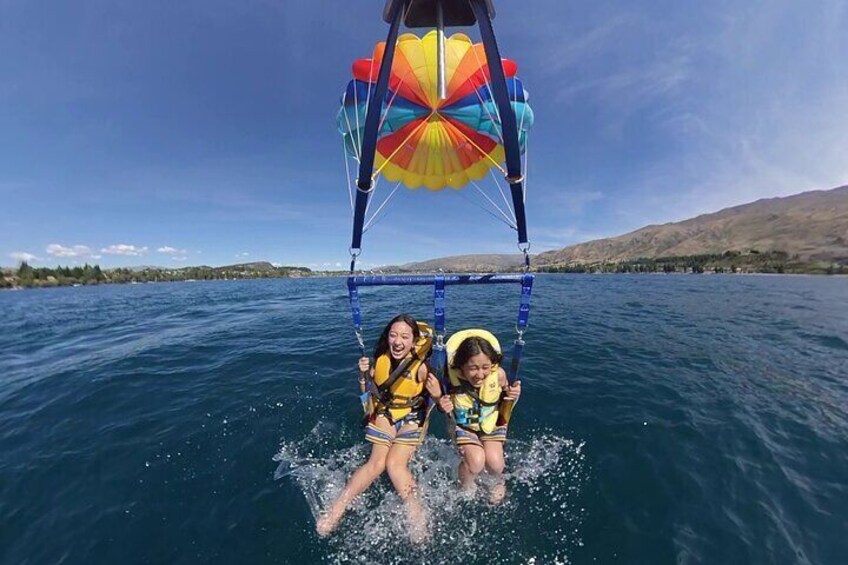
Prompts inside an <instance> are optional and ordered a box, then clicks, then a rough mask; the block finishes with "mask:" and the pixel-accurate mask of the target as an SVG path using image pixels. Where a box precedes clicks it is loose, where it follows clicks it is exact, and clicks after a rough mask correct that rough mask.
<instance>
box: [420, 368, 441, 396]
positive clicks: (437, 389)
mask: <svg viewBox="0 0 848 565" xmlns="http://www.w3.org/2000/svg"><path fill="white" fill-rule="evenodd" d="M424 386H425V387H427V392H429V393H430V398H432V399H433V400H435V401H437V402H438V400H439V399H440V398H441V397H442V385H441V383H439V379H437V378H436V375H434V374H433V373H428V374H427V381H426V382H425V383H424Z"/></svg>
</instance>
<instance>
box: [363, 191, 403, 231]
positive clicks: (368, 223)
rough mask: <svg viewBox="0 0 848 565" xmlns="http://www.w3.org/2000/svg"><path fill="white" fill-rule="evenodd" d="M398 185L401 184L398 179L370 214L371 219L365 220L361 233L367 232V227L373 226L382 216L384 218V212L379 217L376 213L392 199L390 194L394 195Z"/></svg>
mask: <svg viewBox="0 0 848 565" xmlns="http://www.w3.org/2000/svg"><path fill="white" fill-rule="evenodd" d="M400 185H401V183H400V181H398V182H397V184H395V187H394V188H393V189H392V191H391V192H390V193H389V195H388V196H386V198H385V200H383V203H382V204H380V206H379V207H378V208H377V210H376V211H375V212H374V214H372V215H371V219H370V220H368V222H366V224H365V227H364V228H362V232H363V233H365V232H367V231H368V230H369V229H371V227H372V226H374V225H375V224H376V223H377V222H379V221H380V220H382V219H383V218H385V217H386V214H383V215H382V216H380V217H379V218H377V215H378V214H379V213H380V211H381V210H382V209H383V207H384V206H385V205H386V204H388V203H389V200H391V199H392V196H394V195H395V192H397V191H398V188H400Z"/></svg>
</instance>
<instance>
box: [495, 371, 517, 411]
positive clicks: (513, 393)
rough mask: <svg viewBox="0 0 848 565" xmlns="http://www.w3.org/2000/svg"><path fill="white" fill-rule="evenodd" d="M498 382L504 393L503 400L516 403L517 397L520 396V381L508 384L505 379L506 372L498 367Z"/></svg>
mask: <svg viewBox="0 0 848 565" xmlns="http://www.w3.org/2000/svg"><path fill="white" fill-rule="evenodd" d="M498 382H499V383H500V385H501V389H502V390H503V391H504V393H505V396H504V398H505V399H506V400H512V401H513V402H517V401H518V397H519V396H521V381H520V380H516V381H515V382H514V383H512V384H509V380H508V379H507V378H506V371H504V370H503V369H502V368H500V367H498Z"/></svg>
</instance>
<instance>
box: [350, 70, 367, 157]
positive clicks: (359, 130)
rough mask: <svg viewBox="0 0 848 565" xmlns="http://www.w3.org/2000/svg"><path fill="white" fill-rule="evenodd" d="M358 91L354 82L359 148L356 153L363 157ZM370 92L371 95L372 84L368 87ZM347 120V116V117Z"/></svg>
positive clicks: (354, 105)
mask: <svg viewBox="0 0 848 565" xmlns="http://www.w3.org/2000/svg"><path fill="white" fill-rule="evenodd" d="M358 90H359V89H358V88H356V83H355V82H354V84H353V107H354V111H355V112H356V116H355V118H356V145H357V147H358V148H359V149H358V151H357V152H356V153H357V154H358V155H362V130H361V129H360V124H359V95H358V94H357V92H358ZM368 92H369V93H370V92H371V85H370V84H369V85H368ZM367 113H368V112H367V109H366V114H367ZM345 119H347V115H345Z"/></svg>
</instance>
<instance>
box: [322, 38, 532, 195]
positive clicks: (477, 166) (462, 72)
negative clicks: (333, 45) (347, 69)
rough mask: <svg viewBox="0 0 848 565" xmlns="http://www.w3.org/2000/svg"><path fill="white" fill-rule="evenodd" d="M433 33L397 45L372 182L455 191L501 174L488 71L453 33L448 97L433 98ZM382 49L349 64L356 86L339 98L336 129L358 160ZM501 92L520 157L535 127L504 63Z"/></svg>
mask: <svg viewBox="0 0 848 565" xmlns="http://www.w3.org/2000/svg"><path fill="white" fill-rule="evenodd" d="M436 42H437V33H436V31H431V32H429V33H427V34H426V35H425V36H424V37H423V38H420V37H418V36H416V35H414V34H411V33H407V34H404V35H402V36H400V37H399V38H398V42H397V48H396V51H395V56H394V61H393V65H392V73H391V77H390V79H389V90H388V92H387V94H386V97H385V99H384V100H383V101H382V103H383V112H382V117H381V124H380V128H379V134H378V137H377V152H376V161H375V165H376V166H375V176H376V175H377V174H378V173H382V174H383V176H384V177H385V178H386V179H387V180H389V181H392V182H403V184H405V185H406V186H408V187H409V188H418V187H420V186H425V187H427V188H428V189H430V190H440V189H443V188H445V187H451V188H461V187H462V186H464V185H465V184H466V183H468V182H469V181H470V180H479V179H481V178H483V177H484V176H486V174H487V173H488V171H489V169H490V168H491V167H493V166H496V167H498V168H501V169H502V167H501V165H500V164H501V163H502V162H503V161H504V149H503V145H502V135H501V126H500V120H499V118H498V109H497V106H496V104H495V102H494V101H493V100H492V90H491V87H490V84H489V83H490V80H491V79H490V76H489V68H488V65H487V64H486V55H485V52H484V49H483V45H482V44H480V43H478V44H473V43H472V42H471V40H470V39H469V38H468V36H466V35H464V34H461V33H457V34H455V35H452V36H450V37H447V38H446V39H445V77H446V85H447V89H446V90H447V92H446V97H445V99H443V100H441V99H440V98H439V96H438V92H437V72H438V70H437V60H436V58H437V55H436V53H437V51H436ZM385 47H386V45H385V43H384V42H381V43H378V44H377V45H376V47H375V48H374V54H373V56H372V58H371V59H360V60H358V61H356V62H355V63H354V65H353V76H354V79H353V80H352V81H351V82H350V83H349V84H348V86H347V89H346V91H345V93H344V95H343V97H342V108H341V110H340V111H339V115H338V128H339V131H340V132H341V134H342V135H343V136H344V141H345V148H346V150H347V151H348V153H350V154H351V155H352V156H354V157H357V158H358V156H359V152H360V147H361V144H362V138H363V130H364V128H365V115H366V112H367V107H368V104H369V103H371V102H372V100H371V97H372V94H373V91H374V89H375V86H376V83H377V76H378V74H379V71H380V63H381V61H382V59H383V53H384V51H385ZM502 65H503V69H504V74H505V75H506V82H507V90H508V92H509V97H510V101H511V103H512V107H513V110H514V111H515V116H516V121H517V122H518V136H519V144H520V146H521V152H522V153H523V152H524V147H525V143H526V136H527V132H528V130H529V129H530V127H531V126H532V125H533V111H532V110H531V109H530V106H529V105H528V104H527V98H528V93H527V91H526V90H524V86H523V85H522V83H521V81H520V80H519V79H518V78H516V76H515V73H516V69H517V67H516V64H515V63H514V62H513V61H510V60H508V59H504V60H503V62H502Z"/></svg>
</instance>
